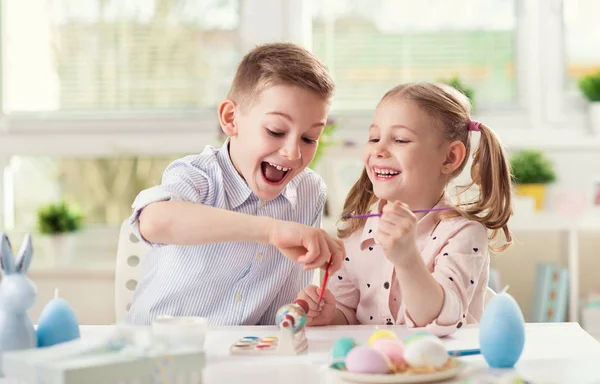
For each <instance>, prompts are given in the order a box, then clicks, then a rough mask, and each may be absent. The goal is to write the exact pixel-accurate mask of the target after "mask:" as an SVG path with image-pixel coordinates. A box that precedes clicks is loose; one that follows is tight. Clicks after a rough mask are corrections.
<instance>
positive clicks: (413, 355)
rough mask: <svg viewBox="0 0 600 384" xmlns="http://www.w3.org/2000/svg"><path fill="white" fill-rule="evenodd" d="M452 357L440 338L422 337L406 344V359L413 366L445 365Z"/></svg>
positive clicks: (439, 366) (436, 366)
mask: <svg viewBox="0 0 600 384" xmlns="http://www.w3.org/2000/svg"><path fill="white" fill-rule="evenodd" d="M449 358H450V357H449V356H448V350H447V349H446V346H445V345H444V343H442V341H441V340H440V339H437V338H432V337H422V338H420V339H418V340H415V341H413V342H411V343H410V344H407V345H405V346H404V360H406V362H407V363H408V365H410V366H411V367H428V366H430V367H433V368H441V367H443V366H444V365H445V364H446V363H447V362H448V359H449Z"/></svg>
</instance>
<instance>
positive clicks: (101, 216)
mask: <svg viewBox="0 0 600 384" xmlns="http://www.w3.org/2000/svg"><path fill="white" fill-rule="evenodd" d="M179 157H181V156H175V155H174V156H163V157H148V156H145V157H140V156H123V157H118V158H114V157H113V158H76V157H24V156H14V157H12V159H11V162H10V167H9V170H10V172H11V173H12V180H13V188H12V190H13V191H14V192H13V196H12V200H13V206H14V222H15V227H16V228H20V229H24V230H32V229H34V228H35V227H36V221H37V210H38V208H39V207H40V206H42V205H45V204H48V203H55V202H57V201H58V200H60V199H61V198H66V199H67V200H68V201H71V202H75V203H76V204H77V205H78V206H79V207H80V208H81V209H82V211H83V213H84V216H85V224H86V225H87V226H89V225H91V226H97V225H103V226H113V227H114V226H119V225H120V223H121V222H122V221H123V220H124V219H126V218H127V217H128V216H129V215H130V214H131V204H132V203H133V200H134V199H135V197H136V196H137V194H138V193H139V192H140V191H141V190H143V189H145V188H148V187H151V186H154V185H157V184H160V182H161V177H162V174H163V171H164V170H165V168H166V166H167V165H168V164H169V163H170V162H171V161H173V160H175V159H176V158H179Z"/></svg>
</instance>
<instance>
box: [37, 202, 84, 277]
mask: <svg viewBox="0 0 600 384" xmlns="http://www.w3.org/2000/svg"><path fill="white" fill-rule="evenodd" d="M37 221H38V230H39V232H40V233H41V234H43V235H46V236H47V238H48V239H49V240H50V241H49V243H50V244H49V245H48V251H49V252H50V256H51V257H52V259H53V260H54V262H55V263H57V264H59V265H68V264H70V263H71V259H72V254H73V245H74V244H73V241H74V237H73V234H74V233H75V232H77V231H79V230H80V229H81V227H82V221H83V215H82V214H81V211H80V210H79V208H78V207H76V206H75V205H74V204H69V203H67V202H66V201H65V200H61V201H59V202H57V203H52V204H48V205H45V206H42V207H40V208H39V209H38V212H37Z"/></svg>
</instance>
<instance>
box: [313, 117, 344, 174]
mask: <svg viewBox="0 0 600 384" xmlns="http://www.w3.org/2000/svg"><path fill="white" fill-rule="evenodd" d="M336 128H337V124H336V123H335V120H333V119H328V120H327V123H326V124H325V128H323V133H322V134H321V137H319V146H318V147H317V152H315V157H314V158H313V160H312V161H311V162H310V164H309V165H308V167H309V168H310V169H313V170H314V169H315V167H316V166H317V163H318V162H319V160H320V159H321V156H323V152H324V151H325V148H327V147H329V146H331V145H333V144H334V142H333V133H334V132H335V130H336Z"/></svg>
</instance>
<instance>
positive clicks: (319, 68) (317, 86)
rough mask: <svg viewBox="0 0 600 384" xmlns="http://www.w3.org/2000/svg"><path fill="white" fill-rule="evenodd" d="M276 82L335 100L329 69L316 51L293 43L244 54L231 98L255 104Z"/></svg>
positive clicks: (258, 49) (256, 49)
mask: <svg viewBox="0 0 600 384" xmlns="http://www.w3.org/2000/svg"><path fill="white" fill-rule="evenodd" d="M272 85H293V86H297V87H300V88H302V89H305V90H307V91H311V92H313V93H314V94H315V95H317V96H319V97H321V98H323V99H324V100H329V99H331V97H332V96H333V91H334V84H333V80H332V79H331V77H330V76H329V73H328V72H327V68H326V67H325V65H323V63H322V62H321V61H320V60H319V59H317V57H315V56H314V55H313V54H312V53H310V52H309V51H307V50H306V49H304V48H302V47H300V46H298V45H296V44H293V43H269V44H263V45H259V46H257V47H256V48H254V49H252V50H251V51H250V52H248V53H247V54H246V55H245V56H244V58H243V59H242V61H241V62H240V64H239V65H238V68H237V71H236V74H235V77H234V79H233V83H232V85H231V89H230V90H229V93H228V94H227V97H228V98H229V99H231V100H233V101H235V102H236V103H238V104H242V105H247V104H251V103H252V102H253V101H255V100H256V97H257V96H258V95H259V94H260V92H262V91H263V90H264V89H265V88H266V87H268V86H272Z"/></svg>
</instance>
